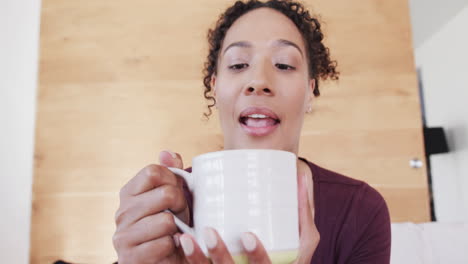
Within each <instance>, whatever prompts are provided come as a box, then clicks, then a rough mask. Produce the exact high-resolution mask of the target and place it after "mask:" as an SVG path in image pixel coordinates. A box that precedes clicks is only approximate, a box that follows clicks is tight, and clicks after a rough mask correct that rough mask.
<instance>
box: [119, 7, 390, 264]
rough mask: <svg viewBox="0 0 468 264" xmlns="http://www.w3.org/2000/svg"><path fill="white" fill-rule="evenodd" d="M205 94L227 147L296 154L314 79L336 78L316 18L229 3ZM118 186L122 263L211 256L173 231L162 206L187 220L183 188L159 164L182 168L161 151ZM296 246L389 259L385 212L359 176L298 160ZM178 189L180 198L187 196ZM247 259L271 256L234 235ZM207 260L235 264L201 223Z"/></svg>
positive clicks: (315, 253) (338, 259)
mask: <svg viewBox="0 0 468 264" xmlns="http://www.w3.org/2000/svg"><path fill="white" fill-rule="evenodd" d="M208 40H209V44H210V51H209V55H208V58H207V62H206V64H205V79H204V84H205V88H206V89H205V98H207V99H210V100H213V101H212V102H213V103H212V104H211V105H209V113H208V114H207V115H209V114H211V107H212V106H216V108H217V110H218V113H219V118H220V122H221V127H222V130H223V133H224V148H225V149H242V148H258V149H261V148H268V149H280V150H286V151H290V152H293V153H296V155H297V153H298V147H299V137H300V132H301V129H302V124H303V120H304V116H305V114H306V113H307V112H310V111H311V109H312V101H313V97H314V95H315V96H318V95H319V94H320V93H319V80H320V79H327V78H331V79H337V78H338V72H337V71H336V63H335V62H334V61H332V60H330V56H329V52H328V48H326V47H325V46H324V44H323V43H322V40H323V34H322V32H321V29H320V23H319V22H318V21H317V20H316V19H315V18H312V17H311V16H310V15H309V13H308V12H307V11H306V10H305V9H304V7H303V6H302V5H301V4H299V3H296V2H292V1H288V0H284V1H281V0H270V1H268V2H266V3H262V2H258V1H256V0H251V1H249V2H241V1H238V2H236V3H235V4H234V5H233V6H231V7H230V8H228V9H227V10H226V11H225V13H224V14H223V15H221V17H220V18H219V20H218V22H217V24H216V26H215V28H214V29H213V30H210V31H209V34H208ZM160 164H161V165H149V166H147V167H146V168H144V169H143V170H141V171H140V172H139V173H138V174H137V175H136V176H135V177H134V178H132V179H131V180H130V181H129V182H128V183H127V184H126V185H125V186H124V187H123V188H122V190H121V193H120V199H121V202H120V208H119V210H118V211H117V213H116V225H117V230H116V232H115V235H114V246H115V248H116V250H117V253H118V257H119V262H120V263H123V264H125V263H183V262H188V263H210V260H208V259H207V258H206V257H205V256H204V255H203V253H202V252H201V250H200V248H199V247H198V245H197V243H196V241H195V240H194V239H193V238H192V237H190V236H189V235H187V234H180V233H177V232H178V230H177V227H176V226H175V224H174V220H173V217H172V215H171V214H170V213H167V212H165V210H167V209H169V210H171V211H172V212H174V213H175V214H176V215H177V216H178V217H180V218H181V219H183V220H184V221H185V222H186V223H189V222H190V208H191V199H190V195H184V188H183V187H184V183H183V181H182V180H181V179H180V178H178V177H177V176H175V175H174V174H172V173H171V172H170V171H169V170H168V169H167V168H166V166H167V167H178V168H183V164H182V159H181V157H180V155H178V154H175V153H171V152H168V151H164V152H162V153H161V154H160ZM297 167H298V183H299V211H300V212H299V218H300V223H299V225H300V249H299V257H298V259H297V261H296V262H297V263H324V264H328V263H379V264H380V263H389V259H390V218H389V214H388V209H387V206H386V203H385V201H384V199H383V198H382V196H381V195H380V194H379V193H378V192H377V191H376V190H375V189H373V188H371V187H370V186H369V185H367V184H366V183H364V182H362V181H358V180H354V179H351V178H348V177H346V176H343V175H340V174H337V173H334V172H331V171H328V170H325V169H323V168H320V167H319V166H317V165H315V164H313V163H311V162H308V161H307V160H306V159H304V158H299V159H298V161H297ZM186 197H187V198H188V199H186ZM241 240H242V244H243V246H244V249H245V254H246V255H247V256H248V259H249V261H250V263H269V262H270V260H269V259H268V255H267V254H266V252H265V249H264V248H263V246H262V242H261V241H259V240H258V239H257V238H256V236H255V235H254V234H252V233H245V234H243V235H242V239H241ZM205 242H206V245H207V246H208V248H209V253H210V256H211V261H212V262H214V263H233V259H232V256H231V255H230V254H229V252H228V251H227V250H226V247H225V245H224V243H223V241H222V239H221V238H220V237H219V235H218V233H217V232H216V230H213V229H207V230H205Z"/></svg>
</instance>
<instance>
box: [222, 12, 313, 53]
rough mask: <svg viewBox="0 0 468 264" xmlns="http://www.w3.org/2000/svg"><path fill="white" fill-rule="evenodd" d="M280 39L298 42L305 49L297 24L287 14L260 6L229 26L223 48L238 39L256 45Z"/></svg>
mask: <svg viewBox="0 0 468 264" xmlns="http://www.w3.org/2000/svg"><path fill="white" fill-rule="evenodd" d="M278 39H285V40H288V41H291V42H294V43H296V44H297V45H298V46H299V47H300V48H301V49H302V50H304V42H303V39H302V36H301V33H300V32H299V30H298V29H297V27H296V25H294V23H293V22H292V21H291V20H290V19H289V18H288V17H286V16H285V15H283V14H282V13H280V12H279V11H276V10H273V9H271V8H259V9H255V10H253V11H250V12H248V13H247V14H244V15H242V16H241V17H239V18H238V19H237V20H236V21H235V22H234V24H233V25H232V26H231V27H230V28H229V30H228V31H227V33H226V36H225V38H224V41H223V49H224V47H226V46H227V45H229V44H230V43H232V42H236V41H248V42H251V43H252V44H253V45H254V46H256V45H263V44H269V43H271V42H272V41H275V40H278Z"/></svg>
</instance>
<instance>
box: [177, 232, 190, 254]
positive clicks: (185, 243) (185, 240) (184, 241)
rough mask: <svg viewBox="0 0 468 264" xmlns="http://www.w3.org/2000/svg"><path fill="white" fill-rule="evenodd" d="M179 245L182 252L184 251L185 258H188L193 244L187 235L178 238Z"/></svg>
mask: <svg viewBox="0 0 468 264" xmlns="http://www.w3.org/2000/svg"><path fill="white" fill-rule="evenodd" d="M180 244H181V245H182V250H183V251H184V254H185V256H190V255H192V253H193V242H192V239H190V238H189V237H188V236H187V235H182V236H181V237H180Z"/></svg>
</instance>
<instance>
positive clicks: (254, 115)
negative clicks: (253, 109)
mask: <svg viewBox="0 0 468 264" xmlns="http://www.w3.org/2000/svg"><path fill="white" fill-rule="evenodd" d="M248 117H250V118H268V116H266V115H262V114H252V115H248Z"/></svg>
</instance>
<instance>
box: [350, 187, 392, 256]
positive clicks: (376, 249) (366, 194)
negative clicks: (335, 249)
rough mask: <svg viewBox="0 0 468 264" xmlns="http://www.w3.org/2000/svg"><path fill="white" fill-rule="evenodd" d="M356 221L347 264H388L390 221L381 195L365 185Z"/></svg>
mask: <svg viewBox="0 0 468 264" xmlns="http://www.w3.org/2000/svg"><path fill="white" fill-rule="evenodd" d="M361 198H362V199H361V201H360V204H361V207H360V209H359V214H358V216H357V221H356V235H357V240H356V243H355V244H354V248H353V251H352V254H351V256H350V258H349V259H348V261H346V263H347V264H358V263H359V264H375V263H378V264H388V263H390V250H391V222H390V214H389V212H388V207H387V204H386V202H385V200H384V198H383V197H382V195H381V194H380V193H379V192H377V191H376V190H375V189H374V188H372V187H370V186H369V185H367V184H366V185H365V188H363V192H362V196H361Z"/></svg>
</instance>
